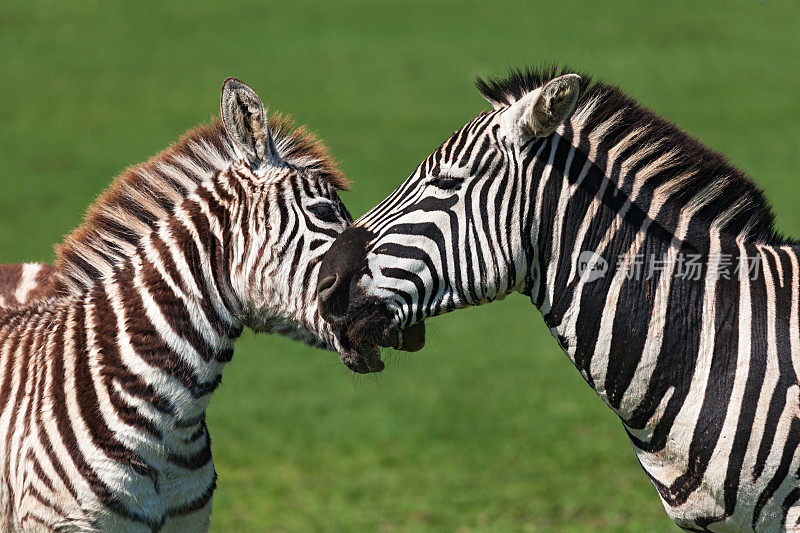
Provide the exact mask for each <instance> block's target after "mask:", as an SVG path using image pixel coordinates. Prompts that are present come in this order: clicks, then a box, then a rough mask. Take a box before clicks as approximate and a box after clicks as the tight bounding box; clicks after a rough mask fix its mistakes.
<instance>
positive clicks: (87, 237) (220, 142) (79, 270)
mask: <svg viewBox="0 0 800 533" xmlns="http://www.w3.org/2000/svg"><path fill="white" fill-rule="evenodd" d="M269 126H270V129H271V130H272V133H273V137H274V140H275V145H276V146H277V149H278V152H279V154H280V155H281V157H282V158H283V160H284V161H285V162H286V163H288V164H289V165H290V166H292V167H295V168H298V169H304V170H307V171H310V172H313V173H314V174H315V175H316V176H318V177H320V179H322V180H324V181H327V182H328V183H330V184H331V185H332V186H333V187H335V188H337V189H346V188H347V187H348V186H349V182H348V181H347V180H346V179H345V178H344V176H343V175H342V173H341V172H340V171H339V168H338V164H337V163H336V161H335V160H334V159H333V158H332V157H331V155H330V154H329V152H328V149H327V148H326V147H325V145H324V144H323V143H322V142H321V141H320V140H318V139H317V138H316V137H315V136H314V135H313V134H311V133H309V132H308V131H307V130H306V128H305V127H304V126H300V127H298V128H295V127H294V122H293V121H292V119H291V117H289V116H287V115H281V114H277V113H276V114H273V115H272V116H270V118H269ZM238 159H240V157H239V156H238V155H237V154H236V150H235V149H234V147H233V144H232V143H231V141H230V139H229V138H228V135H227V133H226V131H225V128H224V126H223V125H222V123H221V122H220V121H219V120H218V119H216V118H213V119H212V121H211V124H210V125H200V126H197V127H195V128H194V129H192V130H190V131H189V132H187V133H186V134H184V135H183V136H182V137H181V138H180V140H178V141H177V142H176V143H174V144H173V145H171V146H170V147H168V148H167V149H166V150H164V151H163V152H161V153H159V154H158V155H156V156H153V157H152V158H150V159H149V160H148V161H146V162H144V163H141V164H139V165H135V166H132V167H129V168H128V169H126V170H125V171H124V172H123V173H122V174H120V175H119V176H118V177H117V178H116V179H115V180H114V181H113V182H112V184H111V185H110V186H109V187H108V188H107V189H106V190H105V191H104V192H103V193H102V194H101V195H100V197H99V198H98V199H97V200H96V201H95V202H94V203H93V204H92V205H91V206H89V208H88V209H87V212H86V215H85V217H84V222H83V224H81V225H80V226H79V227H78V228H77V229H75V230H74V231H73V232H72V233H71V234H69V235H68V236H67V237H66V238H65V239H64V241H63V242H62V243H61V244H59V245H57V246H56V268H57V271H58V274H57V275H58V280H59V283H58V284H57V290H58V291H59V292H60V293H67V294H68V293H72V294H80V293H81V292H82V291H84V290H85V289H87V288H89V287H91V285H92V284H93V283H94V282H95V280H97V279H101V278H102V277H104V276H106V275H108V274H110V272H111V271H112V269H113V267H114V265H116V264H118V263H119V262H120V261H121V260H123V259H124V258H126V257H129V256H130V254H131V251H132V250H133V249H135V247H136V246H137V244H138V243H139V241H140V240H141V238H142V237H144V236H145V235H147V234H149V233H150V231H151V230H152V229H153V227H154V226H155V224H156V222H157V221H158V220H161V219H163V218H165V217H166V216H167V215H168V214H169V213H170V212H171V211H172V210H173V208H174V206H175V205H177V204H179V203H180V202H181V201H182V200H183V199H184V198H186V197H187V196H188V195H190V194H191V193H192V192H193V191H194V190H195V189H196V188H197V186H198V185H199V184H201V183H203V182H204V181H207V180H210V179H212V178H213V177H214V176H216V175H217V173H219V172H220V171H222V170H225V169H226V168H227V167H228V166H229V165H230V163H231V162H233V161H236V160H238Z"/></svg>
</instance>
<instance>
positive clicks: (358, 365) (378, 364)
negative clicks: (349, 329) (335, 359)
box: [337, 332, 386, 374]
mask: <svg viewBox="0 0 800 533" xmlns="http://www.w3.org/2000/svg"><path fill="white" fill-rule="evenodd" d="M337 336H338V338H339V343H340V344H341V349H340V350H339V359H341V360H342V363H344V365H345V366H346V367H347V368H349V369H350V370H351V371H353V372H355V373H357V374H369V373H370V372H380V371H381V370H383V369H384V367H385V366H386V365H385V364H384V363H383V361H381V349H380V347H379V346H378V344H377V343H374V342H370V341H365V340H362V339H353V338H351V335H349V334H347V333H344V334H343V333H342V332H339V334H338V335H337Z"/></svg>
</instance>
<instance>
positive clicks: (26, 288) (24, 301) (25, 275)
mask: <svg viewBox="0 0 800 533" xmlns="http://www.w3.org/2000/svg"><path fill="white" fill-rule="evenodd" d="M54 274H55V267H53V266H52V265H48V264H46V263H17V264H7V265H0V309H3V308H6V309H8V308H17V307H22V306H25V305H32V304H33V303H34V302H37V301H39V300H40V299H42V298H44V297H45V296H47V295H48V294H49V288H50V282H51V281H52V280H53V279H54V278H55V276H54Z"/></svg>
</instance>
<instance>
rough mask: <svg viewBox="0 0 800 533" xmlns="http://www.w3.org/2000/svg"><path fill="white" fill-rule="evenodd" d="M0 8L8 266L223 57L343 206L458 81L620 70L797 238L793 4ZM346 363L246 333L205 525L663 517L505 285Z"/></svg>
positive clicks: (797, 12)
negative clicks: (327, 173)
mask: <svg viewBox="0 0 800 533" xmlns="http://www.w3.org/2000/svg"><path fill="white" fill-rule="evenodd" d="M537 4H538V3H534V2H530V1H519V2H510V1H505V0H495V1H493V2H477V1H472V0H470V1H464V0H460V1H453V2H430V1H417V2H387V1H383V2H369V3H368V2H359V1H351V0H348V1H340V2H323V1H307V0H295V1H292V2H289V1H281V2H269V3H265V2H257V1H253V2H248V3H245V2H230V3H226V2H212V1H206V0H202V1H200V0H196V1H194V2H191V3H186V4H184V5H181V4H178V3H176V2H172V1H164V0H162V1H159V2H150V1H147V2H135V3H133V2H96V1H95V2H92V1H84V2H67V1H63V0H62V1H55V0H51V1H39V0H35V1H29V0H26V1H22V0H4V1H3V3H2V4H0V72H2V76H0V122H1V123H2V127H0V262H19V261H30V260H48V261H49V260H52V256H53V254H52V245H53V244H54V243H56V242H57V241H59V240H60V237H61V236H62V235H63V234H65V233H67V232H68V231H69V230H70V229H71V228H73V227H74V226H76V225H77V224H78V222H79V220H80V218H81V214H82V212H83V210H84V209H85V207H86V206H87V205H88V204H89V203H90V202H91V200H92V199H93V198H94V197H95V196H96V195H97V194H98V193H99V192H100V190H101V189H102V188H103V187H104V186H105V185H106V184H107V183H108V182H109V181H110V180H111V178H112V177H113V176H114V175H116V174H117V173H118V172H120V171H121V170H122V169H123V168H124V167H126V166H128V165H131V164H135V163H137V162H140V161H142V160H144V159H145V158H147V157H149V156H150V155H152V154H153V153H155V152H157V151H159V150H161V149H162V148H164V147H165V146H166V145H167V144H168V143H169V142H171V141H173V140H174V139H176V138H177V136H178V135H179V134H181V133H183V132H184V131H185V130H187V129H188V128H190V127H191V126H193V125H194V124H196V123H198V122H201V121H206V120H208V119H209V117H210V116H211V115H212V114H216V113H217V110H218V97H219V88H220V85H221V82H222V80H223V79H224V78H225V77H226V76H229V75H235V76H237V77H239V78H241V79H243V80H245V81H246V82H247V83H249V84H250V85H251V86H252V87H253V88H255V89H256V90H257V91H258V92H259V94H260V95H261V96H262V98H263V99H264V101H265V102H266V103H268V104H270V106H271V107H272V109H275V110H281V111H284V112H289V113H292V114H293V115H294V116H295V117H296V119H297V120H298V121H299V122H302V123H306V124H308V125H309V126H310V127H311V128H312V129H313V130H315V131H317V132H318V133H319V134H320V136H322V137H323V138H324V139H326V141H327V143H328V145H329V146H330V147H331V149H332V151H333V153H334V154H335V156H336V157H337V158H338V159H339V160H341V161H342V165H343V168H344V170H345V171H346V173H347V174H348V175H349V176H350V177H351V178H353V179H354V181H355V184H354V187H353V190H352V192H349V193H346V194H344V195H343V198H344V200H345V201H346V202H347V203H348V205H349V206H350V208H351V211H352V212H353V214H354V215H356V216H358V215H360V214H361V213H363V212H364V211H366V210H367V209H368V208H369V207H370V206H371V205H373V204H375V203H377V202H378V201H379V200H380V199H382V198H383V197H385V196H386V195H387V194H388V193H389V192H390V191H391V190H392V189H393V188H394V187H395V186H396V185H397V184H399V182H400V181H401V180H402V179H404V178H405V176H407V175H408V174H409V173H410V172H411V171H412V170H413V168H414V167H415V166H416V165H417V163H418V162H419V160H421V159H422V158H423V157H425V156H427V155H428V153H429V152H431V151H432V150H433V149H434V148H435V147H436V146H438V144H439V143H440V142H441V141H442V140H443V139H444V138H446V137H447V136H448V135H449V134H450V133H451V132H452V131H453V130H454V129H456V128H458V127H459V126H460V125H462V124H463V123H464V122H466V121H467V120H468V119H470V118H471V117H473V116H474V115H476V114H477V113H478V112H479V111H480V110H482V109H484V108H486V104H485V103H484V102H483V100H482V99H481V98H480V96H478V94H477V92H476V91H475V90H474V89H473V87H472V80H473V78H474V76H476V75H479V74H501V73H503V72H504V71H505V70H506V69H507V68H508V67H509V66H519V65H525V64H537V63H541V62H543V61H558V62H562V63H570V64H573V65H576V66H577V67H578V68H581V69H584V70H587V71H589V72H591V73H593V74H595V75H596V76H598V77H603V78H604V79H606V80H608V81H613V82H615V83H617V84H619V85H621V86H623V87H624V88H625V89H626V90H627V91H628V92H629V93H631V94H633V95H634V96H636V97H637V98H639V99H640V100H641V101H642V102H644V103H646V104H647V105H649V106H651V107H653V108H654V109H656V110H657V111H659V112H660V113H662V114H664V115H666V116H667V117H669V118H670V119H672V120H673V121H675V122H677V123H678V124H679V125H680V126H681V127H683V128H685V129H687V130H688V131H690V132H691V133H693V134H694V135H696V136H698V137H700V138H701V139H703V140H704V141H706V142H707V143H708V144H710V145H711V146H713V147H715V148H716V149H718V150H721V151H722V152H724V153H725V154H727V155H728V157H729V158H730V159H732V160H733V161H734V162H735V163H737V164H738V165H740V166H741V167H742V168H744V169H745V170H746V171H748V172H749V173H751V174H752V175H753V176H755V177H756V179H757V180H758V181H759V183H761V184H762V186H763V187H764V188H765V189H766V192H767V196H768V197H769V198H770V199H771V200H772V201H773V203H774V205H775V210H776V212H777V215H778V222H779V225H780V227H781V228H783V229H784V230H785V231H786V232H787V233H789V234H792V235H800V209H798V208H797V206H798V205H799V204H800V188H798V185H797V184H798V181H799V180H800V172H798V168H800V149H798V148H800V91H798V86H800V67H799V66H798V58H800V29H799V28H800V26H798V21H800V5H799V4H797V3H795V2H792V1H788V0H787V1H777V0H767V1H756V0H749V1H740V2H726V3H716V2H715V3H700V2H689V1H684V2H672V1H670V2H659V3H654V2H633V1H630V2H614V3H600V2H594V1H588V0H587V1H582V2H570V3H566V2H553V3H548V4H547V5H537ZM428 324H429V332H430V334H429V337H428V346H427V348H426V349H425V350H424V351H422V352H420V353H418V354H415V355H411V356H409V355H405V354H395V355H390V356H389V357H388V367H387V369H386V370H385V371H384V373H383V374H382V375H380V376H367V377H355V376H353V375H351V374H350V373H349V372H348V371H347V370H346V369H345V367H344V366H343V365H341V364H340V363H339V362H338V360H337V358H336V357H335V356H334V355H333V354H332V353H328V352H323V351H319V350H313V349H310V348H306V347H303V346H300V345H296V344H292V343H290V342H288V341H285V340H283V339H280V338H274V337H263V336H262V337H259V338H255V337H253V336H252V335H247V336H245V338H244V339H243V341H242V342H241V343H240V345H239V347H238V348H237V351H236V356H235V358H234V361H233V362H232V363H231V364H230V365H229V366H228V368H227V369H226V372H225V379H224V385H223V387H221V389H220V390H219V392H218V393H217V394H216V395H215V397H214V398H213V400H212V403H211V411H210V414H209V427H210V428H211V432H212V436H213V448H214V458H215V462H216V465H217V471H218V472H219V478H220V479H219V489H218V491H217V493H216V496H215V501H214V514H213V530H214V531H217V532H223V531H225V532H227V531H267V530H270V531H273V530H277V531H281V530H284V531H312V530H331V531H356V530H359V531H360V530H365V531H384V532H391V531H460V532H461V531H597V530H602V531H671V530H674V529H675V527H674V526H673V525H672V523H671V522H670V521H669V520H668V519H667V518H666V514H665V513H664V512H663V509H662V506H661V503H660V501H659V499H658V496H657V494H656V491H655V490H654V489H653V487H652V486H651V485H650V483H649V481H648V480H647V478H646V476H645V475H644V473H643V472H642V471H641V469H640V467H639V465H638V463H637V461H636V458H635V456H634V455H633V453H632V451H631V447H630V444H629V443H628V441H627V439H626V437H625V435H624V432H623V430H622V429H621V427H620V424H619V423H618V422H617V420H616V418H615V417H614V415H613V414H612V413H611V412H610V411H608V410H606V409H605V407H604V406H603V405H602V404H601V402H600V401H599V400H598V399H596V397H595V396H594V394H593V393H592V392H591V391H590V390H589V388H588V387H587V386H586V385H585V383H584V382H583V381H582V379H581V378H580V376H579V374H578V373H577V372H576V371H575V370H574V369H573V368H572V367H571V365H570V363H569V361H568V360H567V358H566V357H565V356H564V355H563V354H562V353H561V352H560V351H559V350H558V348H557V346H556V343H555V342H554V341H553V340H552V339H551V337H550V335H549V333H548V332H547V330H546V329H545V328H544V326H543V324H542V321H541V318H540V317H539V316H538V314H537V312H536V311H535V309H534V308H533V307H532V306H531V305H530V304H529V303H528V302H527V301H526V300H525V299H524V298H522V297H511V298H509V299H508V300H506V301H504V302H502V303H496V304H493V305H491V306H488V307H483V308H480V309H472V310H468V311H463V312H459V313H457V314H453V315H450V316H446V317H441V318H437V319H435V320H431V321H429V322H428Z"/></svg>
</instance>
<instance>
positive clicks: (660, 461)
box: [318, 69, 800, 531]
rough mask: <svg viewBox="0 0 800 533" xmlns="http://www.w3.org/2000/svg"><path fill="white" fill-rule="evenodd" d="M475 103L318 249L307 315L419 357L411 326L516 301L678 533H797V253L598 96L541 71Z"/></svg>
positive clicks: (652, 131)
mask: <svg viewBox="0 0 800 533" xmlns="http://www.w3.org/2000/svg"><path fill="white" fill-rule="evenodd" d="M479 88H480V89H481V92H482V93H483V95H484V96H485V97H486V98H487V99H488V100H489V101H490V103H491V104H492V107H493V110H492V111H489V112H484V113H481V114H480V115H479V116H478V117H476V118H475V119H473V120H472V121H470V122H469V123H468V124H467V125H465V126H464V127H462V128H461V129H459V130H458V131H456V132H455V133H454V134H453V135H452V136H451V137H450V138H449V139H447V140H446V141H445V142H444V143H443V144H442V145H441V146H440V147H439V148H438V149H436V150H435V151H434V152H433V153H432V154H431V155H430V156H428V157H427V158H426V159H425V160H424V161H423V162H422V163H421V164H420V165H419V167H418V168H417V170H416V171H415V172H414V173H413V174H412V175H411V176H410V177H409V178H408V179H407V180H406V181H405V182H404V183H403V184H402V185H401V186H400V187H399V188H398V189H397V190H395V191H394V192H393V193H392V194H391V195H390V196H389V197H388V198H387V199H385V200H384V201H382V202H381V203H379V204H378V205H377V206H375V207H374V208H373V209H371V210H370V211H369V212H368V213H366V214H365V215H364V216H363V217H361V218H360V219H359V220H358V221H356V222H355V223H354V224H353V226H351V227H350V228H349V229H347V230H346V231H344V232H343V233H342V234H341V235H340V236H339V238H338V239H337V241H336V243H334V245H333V246H332V247H331V249H330V251H329V253H328V255H327V256H326V258H325V260H324V261H323V265H322V267H321V269H320V280H319V285H318V287H319V290H320V293H319V294H320V309H321V311H322V313H323V315H324V316H325V317H326V318H327V319H329V320H331V322H332V323H334V324H338V325H339V326H340V327H343V328H345V330H346V334H347V336H348V337H350V338H352V342H354V343H355V342H358V343H361V344H362V345H363V346H364V348H363V349H362V352H363V353H371V355H370V357H371V358H373V359H374V358H375V357H376V354H375V352H369V350H368V348H370V347H372V348H373V349H377V347H378V346H399V347H407V348H414V349H417V348H419V347H421V346H422V343H423V342H424V325H423V324H424V322H423V321H424V319H425V318H427V317H429V316H434V315H437V314H441V313H445V312H448V311H452V310H455V309H458V308H461V307H466V306H470V305H479V304H482V303H486V302H489V301H493V300H497V299H501V298H503V297H504V296H506V295H507V294H509V293H513V292H520V293H522V294H525V295H526V296H528V297H529V298H530V299H531V302H532V303H533V304H534V305H535V306H536V307H537V308H538V309H539V310H540V311H541V313H542V316H543V318H544V321H545V323H546V324H547V326H548V327H549V328H550V331H551V332H552V334H553V336H554V337H555V338H556V339H557V341H558V343H559V345H560V347H561V348H562V349H563V350H564V352H565V353H566V354H567V356H568V357H569V359H570V361H571V362H572V363H573V364H574V365H575V367H576V368H577V369H578V371H579V372H580V373H581V375H582V376H583V378H584V379H585V380H586V382H587V383H588V384H589V385H590V386H591V387H592V388H593V389H594V390H595V392H596V393H597V394H598V396H599V397H600V398H601V399H602V400H603V401H604V402H605V403H606V404H607V405H608V406H609V407H610V408H611V409H612V410H613V411H614V413H616V414H617V415H618V416H619V418H620V419H621V421H622V424H623V428H624V430H625V431H626V433H627V435H628V436H629V438H630V441H631V443H632V444H633V448H634V451H635V452H636V455H637V457H638V459H639V461H640V463H641V465H642V467H643V468H644V470H645V472H646V473H647V475H648V476H649V478H650V479H651V481H652V482H653V485H654V486H655V488H656V489H657V491H658V494H659V496H660V497H661V499H662V501H663V503H664V507H665V509H666V511H667V513H668V514H669V516H670V517H671V518H672V519H673V520H674V521H675V522H676V523H677V524H678V525H680V526H681V527H683V528H686V529H689V530H696V531H753V530H756V531H783V530H793V531H797V530H800V325H799V324H798V322H799V320H800V319H799V318H798V317H799V316H800V244H798V242H796V241H791V240H788V239H785V238H783V237H782V236H781V235H780V234H779V233H777V232H776V231H775V229H774V224H773V222H774V217H773V215H772V213H771V211H770V208H769V206H768V204H767V202H766V199H765V198H764V196H763V194H762V193H761V192H760V190H759V189H758V187H757V186H756V185H755V184H754V183H753V182H752V181H751V180H750V179H749V178H748V177H747V176H746V175H745V174H744V173H743V172H741V171H740V170H738V169H736V168H735V167H733V166H732V165H731V164H730V163H728V162H727V161H726V160H725V158H724V157H722V156H721V155H719V154H717V153H715V152H713V151H712V150H710V149H708V148H707V147H705V146H703V145H702V144H701V143H700V142H698V141H697V140H695V139H693V138H692V137H690V136H689V135H687V134H686V133H685V132H683V131H681V130H679V129H678V128H677V127H676V126H674V125H673V124H671V123H669V122H668V121H666V120H664V119H663V118H661V117H659V116H658V115H656V114H655V113H653V112H652V111H650V110H648V109H645V108H643V107H642V106H640V105H639V104H637V103H636V102H634V101H633V100H632V99H631V98H629V97H627V96H626V95H624V94H623V93H622V91H621V90H619V89H618V88H616V87H613V86H610V85H607V84H604V83H601V82H597V83H592V82H591V80H590V79H589V77H588V76H581V77H579V76H577V75H574V74H571V73H569V72H568V71H562V72H558V71H556V70H549V69H544V70H541V71H527V72H515V73H512V75H511V76H509V77H508V78H507V79H498V80H489V81H480V82H479ZM520 320H527V319H526V318H524V317H521V318H520ZM501 352H502V348H500V352H498V353H497V354H493V353H489V354H487V357H493V356H498V357H500V356H502V353H501ZM601 486H602V480H598V488H600V487H601Z"/></svg>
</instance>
